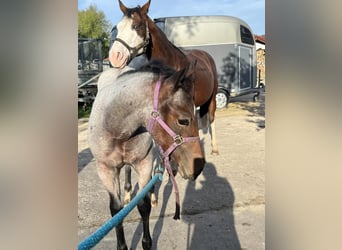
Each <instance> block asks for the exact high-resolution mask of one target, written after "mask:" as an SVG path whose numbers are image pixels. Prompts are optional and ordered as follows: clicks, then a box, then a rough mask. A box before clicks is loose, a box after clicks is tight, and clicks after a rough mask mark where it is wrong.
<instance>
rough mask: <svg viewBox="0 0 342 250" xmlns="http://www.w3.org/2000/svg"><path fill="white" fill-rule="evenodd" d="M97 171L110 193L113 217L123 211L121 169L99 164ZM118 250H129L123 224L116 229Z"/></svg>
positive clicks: (110, 206)
mask: <svg viewBox="0 0 342 250" xmlns="http://www.w3.org/2000/svg"><path fill="white" fill-rule="evenodd" d="M97 171H98V175H99V177H100V179H101V180H102V183H103V184H104V186H105V187H106V189H107V191H108V193H109V199H110V201H109V208H110V213H111V215H112V217H113V216H114V215H115V214H116V213H118V212H119V211H120V210H121V209H122V204H121V200H120V179H119V175H120V169H119V168H115V167H112V166H107V165H106V164H104V163H101V162H98V163H97ZM115 231H116V239H117V249H118V250H127V245H126V240H125V233H124V229H123V225H122V222H121V223H119V224H118V225H117V226H116V227H115Z"/></svg>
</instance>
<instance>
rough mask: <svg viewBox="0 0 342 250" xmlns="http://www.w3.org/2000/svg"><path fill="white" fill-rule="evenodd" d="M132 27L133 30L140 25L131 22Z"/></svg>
mask: <svg viewBox="0 0 342 250" xmlns="http://www.w3.org/2000/svg"><path fill="white" fill-rule="evenodd" d="M132 28H133V29H134V30H137V29H139V28H140V25H139V24H133V25H132Z"/></svg>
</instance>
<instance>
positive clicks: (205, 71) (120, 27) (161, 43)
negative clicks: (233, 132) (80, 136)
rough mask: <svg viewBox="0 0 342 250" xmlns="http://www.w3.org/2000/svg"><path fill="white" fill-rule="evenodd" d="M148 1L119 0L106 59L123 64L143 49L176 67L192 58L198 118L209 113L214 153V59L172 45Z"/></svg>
mask: <svg viewBox="0 0 342 250" xmlns="http://www.w3.org/2000/svg"><path fill="white" fill-rule="evenodd" d="M150 2H151V0H148V1H147V2H146V3H145V4H144V5H143V6H142V7H140V6H137V7H135V8H127V7H126V6H125V5H124V4H123V3H122V2H121V1H120V0H119V6H120V9H121V11H122V13H123V14H124V16H123V18H122V20H121V21H120V22H119V23H118V24H117V32H118V33H117V36H116V39H115V41H114V43H113V45H112V47H111V49H110V51H109V60H110V62H111V64H112V65H113V66H114V67H116V68H124V67H125V66H126V65H128V63H129V62H130V61H131V60H132V59H133V58H134V57H136V56H137V55H140V54H143V53H145V54H146V56H147V59H148V60H153V59H154V60H160V61H161V62H163V63H164V64H166V65H168V66H170V67H172V68H174V69H176V70H179V69H181V68H184V67H185V65H187V64H188V63H189V62H191V61H194V60H196V61H197V65H196V71H195V76H194V79H195V84H194V85H195V92H194V100H195V105H196V107H199V108H200V112H199V113H200V117H201V118H203V117H204V116H205V117H207V116H206V115H207V114H208V115H209V122H210V126H209V127H210V129H209V131H210V135H211V145H212V152H211V153H212V154H214V155H215V154H218V148H217V142H216V130H215V111H216V93H217V89H218V80H217V72H216V65H215V61H214V59H213V58H212V57H211V56H210V55H209V54H208V53H207V52H205V51H202V50H181V49H179V48H178V47H176V46H175V45H173V44H172V43H171V42H170V41H169V40H168V39H167V37H166V35H165V34H164V33H163V31H162V30H161V29H159V27H158V26H157V25H156V24H155V23H154V22H153V20H151V18H150V17H149V16H148V9H149V7H150ZM202 121H204V119H202Z"/></svg>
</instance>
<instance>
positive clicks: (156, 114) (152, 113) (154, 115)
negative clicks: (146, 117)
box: [151, 110, 159, 119]
mask: <svg viewBox="0 0 342 250" xmlns="http://www.w3.org/2000/svg"><path fill="white" fill-rule="evenodd" d="M158 116H159V112H158V111H155V110H153V111H152V112H151V117H152V118H153V119H157V117H158Z"/></svg>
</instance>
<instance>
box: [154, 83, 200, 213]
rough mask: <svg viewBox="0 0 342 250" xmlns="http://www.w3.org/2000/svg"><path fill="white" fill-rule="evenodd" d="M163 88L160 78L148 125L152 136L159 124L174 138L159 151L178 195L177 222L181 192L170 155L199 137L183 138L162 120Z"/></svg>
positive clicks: (155, 90)
mask: <svg viewBox="0 0 342 250" xmlns="http://www.w3.org/2000/svg"><path fill="white" fill-rule="evenodd" d="M160 86H161V79H160V78H159V80H158V82H157V84H156V87H155V89H154V96H153V111H152V113H151V119H150V122H149V125H148V131H149V132H150V133H151V134H152V129H153V126H154V124H155V122H158V123H159V125H160V126H161V127H162V128H163V129H164V130H165V131H166V132H167V133H168V134H169V135H170V136H171V137H172V138H173V143H172V144H171V145H170V146H169V148H168V149H167V150H166V151H165V152H164V151H163V149H162V148H161V147H160V146H159V151H160V153H161V155H162V156H163V161H164V163H165V166H166V169H167V172H168V173H169V176H170V179H171V182H172V185H173V186H174V188H175V194H176V212H175V216H174V217H173V218H174V219H175V220H177V219H179V218H180V217H179V215H180V203H179V191H178V186H177V183H176V180H175V177H174V175H173V173H172V169H171V165H170V160H169V158H170V154H171V153H172V152H173V151H174V150H175V149H176V148H177V147H178V146H180V145H182V144H183V143H184V142H191V141H197V140H198V141H199V140H200V138H199V136H196V137H182V136H181V135H177V134H176V133H175V132H174V131H173V130H172V129H171V128H170V127H169V126H168V125H167V124H166V123H165V122H164V121H163V120H162V119H161V118H160V114H159V112H158V96H159V90H160Z"/></svg>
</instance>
